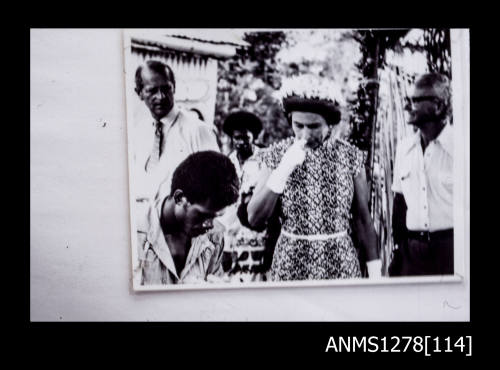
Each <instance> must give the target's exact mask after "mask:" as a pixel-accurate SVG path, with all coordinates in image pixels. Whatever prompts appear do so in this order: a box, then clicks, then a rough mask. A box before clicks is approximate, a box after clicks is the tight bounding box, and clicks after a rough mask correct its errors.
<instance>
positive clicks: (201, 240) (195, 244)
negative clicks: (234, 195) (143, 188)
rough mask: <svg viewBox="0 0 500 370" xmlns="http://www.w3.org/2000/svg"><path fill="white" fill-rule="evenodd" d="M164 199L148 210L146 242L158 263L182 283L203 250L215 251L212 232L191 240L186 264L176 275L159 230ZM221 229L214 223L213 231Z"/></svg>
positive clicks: (157, 201)
mask: <svg viewBox="0 0 500 370" xmlns="http://www.w3.org/2000/svg"><path fill="white" fill-rule="evenodd" d="M165 199H166V198H165V197H162V198H156V199H155V200H154V201H153V206H152V207H151V209H150V224H149V230H148V234H147V240H148V242H149V243H150V244H151V246H152V248H153V250H154V251H155V253H156V255H157V256H158V258H159V259H160V261H161V262H162V263H163V264H164V265H165V267H166V268H167V269H168V270H169V271H170V272H171V273H172V274H173V275H174V276H175V277H176V279H177V281H182V280H183V279H184V278H185V277H186V275H187V274H188V273H189V271H190V270H191V268H192V267H193V265H194V264H195V263H197V261H198V260H199V257H200V255H201V254H202V253H203V251H204V250H206V249H209V250H210V251H211V252H212V254H213V251H214V250H215V244H214V242H213V241H212V240H211V238H210V237H209V235H210V233H211V232H213V231H210V232H208V233H207V234H203V235H200V236H199V237H197V238H193V239H192V240H191V248H190V249H189V252H188V255H187V258H186V264H185V266H184V268H183V269H182V271H180V273H178V272H177V269H176V267H175V263H174V259H173V257H172V253H171V252H170V248H169V247H168V244H167V241H166V240H165V236H164V235H163V229H162V228H161V224H160V216H161V209H162V206H163V202H164V201H165ZM221 228H222V226H219V225H218V224H216V223H214V231H219V232H221V231H222V230H223V229H221Z"/></svg>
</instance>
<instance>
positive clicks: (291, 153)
mask: <svg viewBox="0 0 500 370" xmlns="http://www.w3.org/2000/svg"><path fill="white" fill-rule="evenodd" d="M305 145H306V140H304V139H300V140H295V142H294V143H293V144H292V145H291V146H290V148H288V150H287V151H286V152H285V154H284V155H283V158H281V162H280V164H279V165H278V167H277V168H276V169H275V170H274V171H273V172H271V175H270V176H269V179H268V180H267V183H266V185H267V187H268V188H269V189H271V190H272V191H273V192H274V193H277V194H281V193H283V190H284V189H285V185H286V180H287V179H288V176H290V175H291V173H292V172H293V170H294V169H295V167H297V166H299V165H301V164H302V163H303V162H304V159H305V158H306V152H305V149H304V147H305Z"/></svg>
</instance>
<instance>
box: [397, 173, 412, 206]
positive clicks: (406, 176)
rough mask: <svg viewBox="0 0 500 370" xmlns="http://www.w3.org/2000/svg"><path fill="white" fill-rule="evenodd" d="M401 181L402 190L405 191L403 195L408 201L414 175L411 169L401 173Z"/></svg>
mask: <svg viewBox="0 0 500 370" xmlns="http://www.w3.org/2000/svg"><path fill="white" fill-rule="evenodd" d="M399 179H400V181H401V190H402V191H403V195H404V196H405V198H406V199H408V197H409V196H410V194H411V180H412V175H411V171H410V169H409V168H408V169H405V170H403V171H401V175H400V178H399Z"/></svg>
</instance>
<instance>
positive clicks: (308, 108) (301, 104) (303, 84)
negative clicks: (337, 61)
mask: <svg viewBox="0 0 500 370" xmlns="http://www.w3.org/2000/svg"><path fill="white" fill-rule="evenodd" d="M280 95H281V104H282V107H283V111H284V113H285V116H286V117H287V119H288V120H289V122H290V121H291V120H290V116H291V113H292V112H294V111H301V112H311V113H317V114H320V115H321V116H322V117H323V118H325V120H326V122H327V123H328V124H329V125H332V126H333V125H336V124H337V123H339V122H340V118H341V113H340V103H341V102H343V99H342V96H341V94H340V91H339V89H338V88H337V86H336V85H334V84H333V83H332V82H331V81H330V80H327V79H326V78H319V77H316V76H313V75H301V76H295V77H291V78H288V79H285V80H283V83H282V86H281V90H280Z"/></svg>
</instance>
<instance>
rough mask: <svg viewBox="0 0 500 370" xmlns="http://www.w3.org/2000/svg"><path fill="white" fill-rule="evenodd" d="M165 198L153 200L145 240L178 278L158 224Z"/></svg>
mask: <svg viewBox="0 0 500 370" xmlns="http://www.w3.org/2000/svg"><path fill="white" fill-rule="evenodd" d="M165 199H166V198H161V199H159V198H157V199H155V200H154V201H153V203H152V206H151V208H150V211H149V212H150V213H149V216H150V217H149V229H148V234H147V240H148V242H149V243H150V244H151V246H152V248H153V250H154V251H155V253H156V255H157V256H158V258H159V259H160V261H161V262H162V263H163V264H164V265H165V266H166V267H167V269H168V270H170V272H171V273H172V274H173V275H174V276H175V277H176V278H177V280H179V276H178V274H177V269H176V268H175V263H174V260H173V258H172V254H171V253H170V249H169V248H168V244H167V241H166V240H165V236H164V235H163V230H162V228H161V224H160V214H161V208H162V205H163V202H164V201H165Z"/></svg>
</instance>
